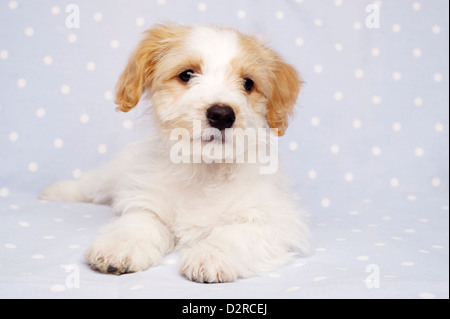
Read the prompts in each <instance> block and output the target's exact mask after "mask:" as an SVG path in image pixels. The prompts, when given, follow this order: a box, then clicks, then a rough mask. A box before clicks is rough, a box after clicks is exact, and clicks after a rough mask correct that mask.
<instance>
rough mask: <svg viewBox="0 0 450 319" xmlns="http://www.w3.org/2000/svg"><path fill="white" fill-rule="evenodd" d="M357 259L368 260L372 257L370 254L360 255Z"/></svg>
mask: <svg viewBox="0 0 450 319" xmlns="http://www.w3.org/2000/svg"><path fill="white" fill-rule="evenodd" d="M356 259H357V260H359V261H367V260H369V259H370V257H369V256H358V257H357V258H356Z"/></svg>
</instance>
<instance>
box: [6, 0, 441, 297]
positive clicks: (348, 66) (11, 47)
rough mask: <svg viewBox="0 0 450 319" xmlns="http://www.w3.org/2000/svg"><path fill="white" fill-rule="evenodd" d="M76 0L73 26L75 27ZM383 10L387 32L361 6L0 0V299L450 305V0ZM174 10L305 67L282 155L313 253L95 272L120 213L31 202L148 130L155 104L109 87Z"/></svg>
mask: <svg viewBox="0 0 450 319" xmlns="http://www.w3.org/2000/svg"><path fill="white" fill-rule="evenodd" d="M71 3H73V4H75V5H77V6H78V9H79V17H80V21H79V22H80V25H79V26H80V28H73V29H70V28H68V27H67V25H66V20H67V19H68V17H69V16H70V15H71V14H74V11H70V12H66V7H67V6H68V5H69V4H71ZM375 3H376V4H377V5H378V6H379V18H380V20H379V22H380V25H379V28H368V27H367V25H366V19H368V22H369V24H368V26H373V25H372V24H371V23H373V22H376V19H374V18H376V16H374V15H376V13H377V11H376V10H375V11H374V10H373V8H372V7H369V8H368V9H372V11H370V10H369V12H366V8H367V6H369V5H370V4H371V2H370V1H362V0H351V1H350V0H335V1H333V0H315V1H312V0H303V1H299V0H297V1H295V0H284V1H273V0H258V1H256V0H236V1H235V0H228V1H218V0H216V1H214V0H182V1H181V0H159V1H156V0H152V1H138V0H132V1H120V0H108V1H106V0H101V1H99V0H98V1H87V0H77V1H54V0H53V1H50V0H41V1H31V0H17V1H8V0H3V1H2V2H1V4H0V297H2V298H8V297H16V298H17V297H36V298H96V297H102V298H116V297H120V298H135V297H137V298H260V297H261V298H346V297H349V298H350V297H353V298H448V297H449V293H448V284H449V282H448V280H449V279H448V275H449V257H448V252H449V245H448V244H449V230H448V228H449V219H448V215H449V212H448V205H449V199H448V197H449V196H448V193H449V188H448V179H449V178H448V177H449V171H448V167H449V133H448V126H449V121H448V118H449V111H448V109H449V108H448V105H449V96H448V85H449V83H448V75H449V74H448V69H449V65H448V57H449V41H448V37H449V34H448V30H449V13H448V12H449V3H448V1H446V0H433V1H424V0H417V1H413V0H396V1H376V2H375ZM69 9H70V7H69ZM165 21H173V22H183V23H211V24H218V25H228V26H232V27H236V28H238V29H240V30H241V31H243V32H249V33H253V34H257V35H259V36H260V37H262V38H263V39H266V40H267V42H268V44H269V45H270V46H272V47H273V48H275V49H276V50H277V51H279V52H280V53H281V54H282V55H283V56H284V57H285V59H286V60H287V61H289V62H290V63H292V64H293V65H295V66H296V67H297V68H298V69H299V71H300V72H301V74H302V76H303V78H304V79H305V81H306V85H305V87H304V89H303V92H302V95H301V97H300V99H299V102H298V108H297V110H296V114H295V119H294V120H292V122H291V125H290V128H289V129H288V132H287V135H286V136H285V137H283V138H282V139H280V150H281V155H282V157H283V159H284V167H285V170H286V171H287V172H288V175H289V176H290V177H291V179H292V180H293V182H294V187H295V190H296V192H297V193H298V194H299V196H300V197H301V201H302V205H303V207H304V209H305V210H306V211H307V212H308V213H309V214H310V223H311V228H312V233H313V254H312V256H311V257H308V258H298V259H296V260H294V261H293V262H292V263H290V264H288V265H286V266H284V267H282V268H280V269H277V270H275V271H273V272H270V273H264V274H261V275H259V276H257V277H254V278H251V279H246V280H239V281H238V282H236V283H231V284H220V285H200V284H195V283H191V282H189V281H187V280H186V279H184V278H183V277H182V276H180V275H179V274H178V271H177V267H178V256H177V255H176V253H174V254H171V255H169V256H167V257H166V258H165V260H164V263H163V264H162V265H161V266H159V267H155V268H152V269H150V270H148V271H145V272H142V273H138V274H131V275H125V276H121V277H116V276H108V275H102V274H99V273H97V272H94V271H92V270H90V269H89V267H88V266H87V265H86V263H85V261H84V259H83V252H84V251H85V249H87V247H88V246H89V244H90V242H91V241H92V240H93V238H94V236H95V234H96V233H97V231H98V229H99V227H100V226H101V225H103V224H104V223H105V222H106V221H107V220H108V219H109V218H110V217H112V212H111V210H110V208H109V207H104V206H95V205H87V204H78V203H75V204H64V203H49V202H48V203H46V202H40V201H38V200H37V196H38V194H39V191H40V190H42V189H43V187H45V186H47V185H48V184H50V183H51V182H54V181H56V180H59V179H67V178H73V177H78V176H79V175H80V174H81V173H82V172H83V171H86V170H90V169H93V168H96V167H98V166H99V165H100V164H101V163H105V162H107V161H108V160H110V159H111V158H112V157H113V156H114V155H116V154H117V153H118V152H119V151H120V150H122V149H123V148H124V147H125V146H126V145H127V144H128V143H129V142H131V141H133V140H135V139H137V138H140V137H142V136H143V135H144V134H145V132H146V131H148V129H149V128H148V126H149V124H148V123H149V122H148V121H147V120H146V116H145V105H142V104H141V105H140V106H139V107H138V108H137V109H136V110H134V111H132V112H130V113H129V114H121V113H116V112H115V111H114V107H115V105H114V103H113V101H112V99H113V96H112V94H113V93H112V92H113V90H114V86H115V83H116V80H117V78H118V76H119V74H120V72H121V71H122V69H123V67H124V65H125V62H126V60H127V58H128V55H129V54H130V52H131V50H132V49H133V48H134V46H135V45H136V44H137V42H138V41H139V39H140V38H141V33H142V32H143V31H144V30H145V29H146V28H148V27H150V26H151V25H153V24H155V23H160V22H165ZM68 22H69V25H70V23H73V22H75V21H74V20H73V19H71V18H70V17H69V19H68Z"/></svg>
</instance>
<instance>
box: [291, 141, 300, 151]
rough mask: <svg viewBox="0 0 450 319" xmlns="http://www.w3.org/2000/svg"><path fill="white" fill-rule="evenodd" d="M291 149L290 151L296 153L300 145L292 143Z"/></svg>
mask: <svg viewBox="0 0 450 319" xmlns="http://www.w3.org/2000/svg"><path fill="white" fill-rule="evenodd" d="M289 149H290V150H291V151H296V150H297V149H298V144H297V142H295V141H292V142H290V143H289Z"/></svg>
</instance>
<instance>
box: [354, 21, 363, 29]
mask: <svg viewBox="0 0 450 319" xmlns="http://www.w3.org/2000/svg"><path fill="white" fill-rule="evenodd" d="M361 28H362V24H361V22H359V21H356V22H354V23H353V29H355V30H356V31H358V30H361Z"/></svg>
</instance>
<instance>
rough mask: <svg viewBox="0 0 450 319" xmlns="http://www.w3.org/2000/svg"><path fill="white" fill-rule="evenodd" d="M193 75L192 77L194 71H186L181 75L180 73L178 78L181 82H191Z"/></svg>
mask: <svg viewBox="0 0 450 319" xmlns="http://www.w3.org/2000/svg"><path fill="white" fill-rule="evenodd" d="M193 75H194V71H192V70H186V71H184V72H183V73H181V74H180V75H179V76H178V77H179V78H180V80H181V81H183V82H186V83H187V82H189V81H190V80H191V78H192V76H193Z"/></svg>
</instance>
